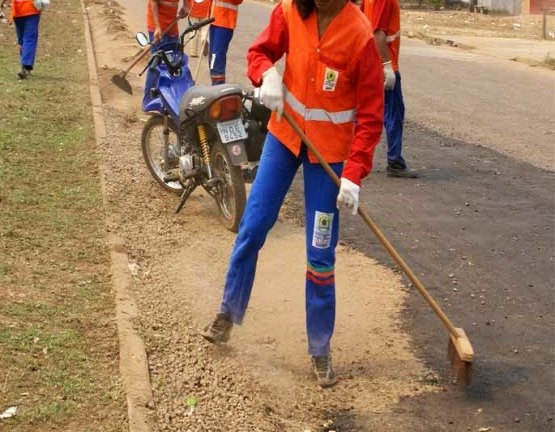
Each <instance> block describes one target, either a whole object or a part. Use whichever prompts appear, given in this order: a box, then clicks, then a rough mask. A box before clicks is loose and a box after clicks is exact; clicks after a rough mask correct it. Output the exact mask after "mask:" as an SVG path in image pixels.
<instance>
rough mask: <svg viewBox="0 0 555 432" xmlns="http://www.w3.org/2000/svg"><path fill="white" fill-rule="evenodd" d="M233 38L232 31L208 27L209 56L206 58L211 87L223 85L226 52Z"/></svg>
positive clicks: (212, 26) (213, 26)
mask: <svg viewBox="0 0 555 432" xmlns="http://www.w3.org/2000/svg"><path fill="white" fill-rule="evenodd" d="M231 38H233V30H232V29H228V28H225V27H218V26H215V25H211V26H210V34H209V40H210V55H209V56H208V61H209V62H210V63H209V67H210V78H211V79H212V85H217V84H224V83H225V68H226V62H227V50H228V49H229V44H230V42H231Z"/></svg>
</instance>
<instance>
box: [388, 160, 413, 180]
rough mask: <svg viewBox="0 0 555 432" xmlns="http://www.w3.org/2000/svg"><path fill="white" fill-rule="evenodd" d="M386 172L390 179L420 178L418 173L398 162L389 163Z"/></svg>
mask: <svg viewBox="0 0 555 432" xmlns="http://www.w3.org/2000/svg"><path fill="white" fill-rule="evenodd" d="M386 172H387V175H388V176H390V177H401V178H418V171H416V170H415V169H412V168H409V167H408V166H407V165H402V164H400V163H398V162H388V164H387V169H386Z"/></svg>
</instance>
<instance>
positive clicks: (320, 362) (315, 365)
mask: <svg viewBox="0 0 555 432" xmlns="http://www.w3.org/2000/svg"><path fill="white" fill-rule="evenodd" d="M312 370H313V371H314V375H316V380H317V381H318V385H319V386H320V387H323V388H326V387H331V386H333V385H335V384H336V383H337V376H336V375H335V372H334V371H333V367H332V364H331V356H330V355H327V356H313V357H312Z"/></svg>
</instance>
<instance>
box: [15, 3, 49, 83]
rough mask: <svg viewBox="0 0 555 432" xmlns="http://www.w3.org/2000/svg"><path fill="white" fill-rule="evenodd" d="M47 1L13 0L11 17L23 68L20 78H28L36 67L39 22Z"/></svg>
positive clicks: (19, 74)
mask: <svg viewBox="0 0 555 432" xmlns="http://www.w3.org/2000/svg"><path fill="white" fill-rule="evenodd" d="M47 5H48V2H47V1H33V0H12V2H11V9H10V18H11V20H12V21H13V23H14V25H15V31H16V33H17V43H18V45H19V57H20V63H21V69H20V71H19V72H18V73H17V76H18V77H19V79H22V80H23V79H26V78H27V77H28V76H29V75H30V74H31V71H32V70H33V68H34V67H35V57H36V55H37V44H38V41H39V23H40V16H41V13H42V11H43V10H44V9H45V8H46V7H47Z"/></svg>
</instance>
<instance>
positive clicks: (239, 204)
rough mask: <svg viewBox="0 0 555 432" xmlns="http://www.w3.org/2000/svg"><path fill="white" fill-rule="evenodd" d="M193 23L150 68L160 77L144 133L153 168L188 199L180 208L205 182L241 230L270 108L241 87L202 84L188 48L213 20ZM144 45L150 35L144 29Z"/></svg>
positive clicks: (230, 223) (230, 224) (226, 218)
mask: <svg viewBox="0 0 555 432" xmlns="http://www.w3.org/2000/svg"><path fill="white" fill-rule="evenodd" d="M212 21H214V19H213V18H209V19H206V20H203V21H200V22H198V23H197V24H192V25H190V26H189V27H188V28H187V29H186V30H185V31H184V32H183V33H182V34H181V35H180V37H179V39H178V41H177V42H172V43H166V44H163V45H161V46H159V47H158V49H157V51H156V52H154V53H153V54H152V56H151V58H150V61H149V63H148V65H147V67H146V68H145V70H144V71H143V73H144V72H145V71H146V70H147V68H150V71H151V72H152V73H154V74H155V75H156V76H157V79H156V83H157V84H156V86H155V87H153V88H152V89H149V91H150V96H151V97H150V98H149V100H148V101H147V103H146V104H145V106H144V110H145V112H146V113H147V114H149V115H151V117H150V119H149V120H148V121H147V122H146V123H145V125H144V127H143V131H142V138H141V146H142V151H143V157H144V159H145V162H146V165H147V167H148V169H149V171H150V173H151V174H152V176H153V177H154V179H155V180H156V181H157V182H158V183H159V184H160V185H161V186H162V187H163V188H164V189H166V190H169V191H171V192H174V193H177V194H179V195H180V196H181V199H180V202H179V204H178V206H177V209H176V212H179V211H181V209H182V208H183V206H184V205H185V202H186V201H187V198H188V197H189V196H190V195H191V193H192V192H193V191H194V190H195V189H196V188H197V186H201V187H203V188H204V189H205V190H206V191H207V192H208V194H210V196H212V197H213V198H214V200H215V201H216V204H217V206H218V209H219V214H220V220H221V222H222V224H223V225H224V226H225V227H226V228H227V229H229V230H231V231H233V232H237V229H238V227H239V222H240V221H241V216H242V214H243V210H244V208H245V203H246V192H245V181H252V179H253V178H254V175H255V174H256V169H257V166H258V161H259V159H260V154H261V151H262V145H263V142H264V139H265V135H266V132H267V130H266V124H267V121H268V118H269V114H270V113H269V110H267V109H266V108H265V107H264V106H263V105H261V104H260V103H259V102H258V100H257V98H256V97H254V96H253V95H252V94H250V93H247V92H244V91H243V90H242V89H241V87H239V86H238V85H236V84H221V85H217V86H197V85H195V83H194V80H193V78H192V76H191V72H190V69H189V59H188V57H187V55H186V54H185V53H184V47H185V46H186V43H187V41H188V40H189V37H190V36H189V37H188V35H191V34H192V33H194V32H196V31H197V30H198V29H200V28H201V27H202V26H205V25H209V24H210V23H211V22H212ZM137 41H138V42H139V44H140V45H142V46H146V44H148V39H147V37H146V35H144V34H143V33H138V34H137Z"/></svg>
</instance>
